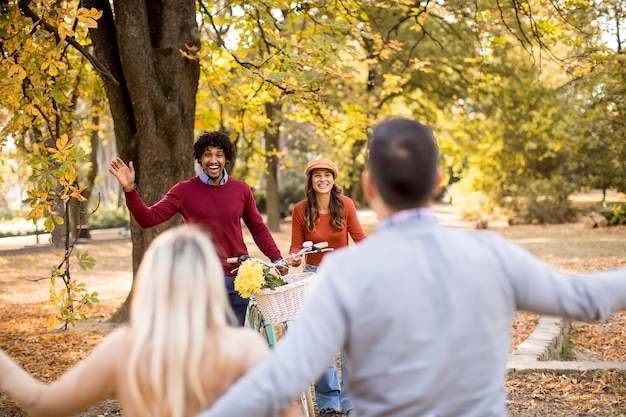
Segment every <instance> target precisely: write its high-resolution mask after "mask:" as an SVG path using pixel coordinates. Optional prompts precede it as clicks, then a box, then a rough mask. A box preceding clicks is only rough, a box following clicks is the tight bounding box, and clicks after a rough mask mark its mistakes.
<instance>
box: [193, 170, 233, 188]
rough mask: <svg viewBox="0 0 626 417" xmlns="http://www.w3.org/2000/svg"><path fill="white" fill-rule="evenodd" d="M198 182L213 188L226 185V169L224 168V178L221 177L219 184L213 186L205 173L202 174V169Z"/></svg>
mask: <svg viewBox="0 0 626 417" xmlns="http://www.w3.org/2000/svg"><path fill="white" fill-rule="evenodd" d="M199 177H200V181H202V182H203V183H205V184H207V185H214V186H216V187H217V186H219V185H224V184H226V181H228V172H226V168H224V176H223V177H222V179H221V180H220V183H219V184H217V185H216V184H214V183H213V181H212V180H211V178H209V176H208V175H207V173H206V172H204V170H203V169H201V170H200V174H199Z"/></svg>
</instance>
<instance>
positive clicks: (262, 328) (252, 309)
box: [226, 241, 333, 417]
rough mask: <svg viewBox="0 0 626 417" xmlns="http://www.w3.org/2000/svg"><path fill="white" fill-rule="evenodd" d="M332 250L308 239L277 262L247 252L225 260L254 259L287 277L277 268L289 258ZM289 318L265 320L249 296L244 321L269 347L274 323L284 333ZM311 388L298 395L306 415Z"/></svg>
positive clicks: (311, 416)
mask: <svg viewBox="0 0 626 417" xmlns="http://www.w3.org/2000/svg"><path fill="white" fill-rule="evenodd" d="M332 250H333V249H332V248H328V242H318V243H313V242H310V241H306V242H304V243H303V244H302V249H300V250H299V251H298V252H297V253H294V254H290V255H289V256H287V257H285V258H283V259H282V260H281V261H279V262H277V263H272V262H267V261H264V260H263V259H260V258H256V257H251V256H249V255H247V254H244V255H239V256H237V257H232V258H228V259H227V260H226V261H227V262H228V263H231V264H235V263H239V264H241V263H242V262H244V261H246V260H248V259H254V261H256V262H258V263H260V264H261V265H263V266H266V267H268V268H271V269H273V270H274V271H275V272H276V273H277V275H278V276H279V277H281V278H285V279H287V278H288V277H289V276H290V275H289V274H285V275H283V274H281V272H280V269H279V268H280V267H287V268H289V265H288V263H287V261H288V260H289V259H291V258H296V257H299V256H303V255H307V254H310V253H320V252H326V251H332ZM237 269H239V268H238V267H237V268H235V269H233V270H232V272H233V273H234V272H235V271H236V270H237ZM304 274H309V275H310V277H313V276H314V275H315V274H314V273H313V272H306V273H304ZM279 288H280V287H279ZM292 314H293V312H289V313H288V314H287V316H291V315H292ZM289 318H290V320H285V321H280V322H276V323H275V322H270V321H268V320H266V319H265V317H264V316H263V313H262V311H261V308H260V307H259V304H258V302H257V300H256V299H255V297H254V295H251V296H250V301H249V303H248V308H247V311H246V319H245V323H246V325H247V326H248V327H249V328H251V329H253V330H255V331H257V332H259V333H261V335H263V336H264V337H265V339H266V340H267V343H268V345H269V347H270V348H271V349H273V348H275V347H276V344H277V343H278V337H277V336H276V328H275V325H276V324H277V325H279V329H280V330H281V333H282V334H285V333H286V332H287V330H288V327H289V326H288V323H289V321H291V320H293V318H291V317H289ZM312 389H313V385H311V386H310V387H309V389H307V390H305V391H304V392H303V393H302V394H301V395H300V401H301V403H302V408H303V411H304V414H305V416H306V417H314V416H315V406H314V400H313V398H314V395H313V394H312Z"/></svg>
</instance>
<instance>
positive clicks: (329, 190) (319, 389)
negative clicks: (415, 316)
mask: <svg viewBox="0 0 626 417" xmlns="http://www.w3.org/2000/svg"><path fill="white" fill-rule="evenodd" d="M305 174H306V183H305V185H304V193H305V199H304V200H302V201H300V202H298V203H297V204H296V205H295V206H294V208H293V213H292V220H291V222H292V224H291V247H290V249H289V252H290V253H296V252H298V251H299V250H300V249H301V248H302V244H303V243H304V242H305V241H312V242H314V243H316V242H328V246H329V247H331V248H334V249H339V248H342V247H344V246H348V244H349V238H350V237H352V240H353V241H354V242H359V241H361V240H363V239H365V233H364V232H363V228H362V227H361V224H360V223H359V219H358V218H357V214H356V208H355V207H354V202H353V201H352V200H351V199H350V198H348V197H346V196H345V195H343V190H342V189H341V187H340V186H339V185H337V184H336V183H335V180H336V179H337V174H338V169H337V166H336V165H335V164H334V163H333V161H331V160H330V159H328V158H317V159H314V160H312V161H311V162H309V163H308V165H307V167H306V170H305ZM323 256H324V252H322V253H319V254H310V255H307V256H306V259H305V260H304V265H303V270H304V271H311V272H315V271H316V270H317V267H318V266H319V265H320V263H321V262H322V257H323ZM301 261H302V260H301V259H294V260H293V261H292V262H291V265H292V266H298V265H300V263H301ZM341 375H342V382H343V383H342V384H339V379H338V377H337V371H336V369H335V366H334V364H331V365H330V366H329V367H328V369H327V370H326V372H325V373H324V374H323V375H322V377H321V378H320V379H319V380H318V381H317V382H316V383H315V397H316V400H317V405H318V409H319V410H320V416H335V415H341V412H342V411H341V410H343V412H344V413H346V415H350V413H351V412H352V410H353V409H354V406H353V405H352V402H351V401H350V398H348V396H347V395H346V393H345V392H344V390H343V385H344V383H345V381H346V380H347V373H346V369H345V364H344V359H343V354H342V355H341Z"/></svg>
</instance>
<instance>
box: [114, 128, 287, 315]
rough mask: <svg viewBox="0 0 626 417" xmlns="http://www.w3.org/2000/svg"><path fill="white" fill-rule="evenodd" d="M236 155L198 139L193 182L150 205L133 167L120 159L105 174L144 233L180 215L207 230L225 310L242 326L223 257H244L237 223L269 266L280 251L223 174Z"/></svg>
mask: <svg viewBox="0 0 626 417" xmlns="http://www.w3.org/2000/svg"><path fill="white" fill-rule="evenodd" d="M234 156H235V145H234V144H233V143H232V142H231V140H230V138H229V137H228V136H227V135H226V134H225V133H223V132H219V131H215V132H208V133H205V134H203V135H202V136H200V137H199V138H198V140H197V141H196V143H195V144H194V145H193V157H194V158H195V159H196V161H198V163H199V164H200V166H201V167H202V169H201V170H200V174H199V175H198V176H197V177H194V178H191V179H189V180H186V181H181V182H179V183H177V184H175V185H174V186H173V187H172V188H171V189H170V190H169V191H168V192H167V194H166V195H165V196H164V197H163V198H162V199H161V201H159V202H158V203H156V204H154V205H153V206H150V207H147V206H146V204H145V203H144V202H143V201H142V199H141V197H140V196H139V193H138V192H137V187H136V184H135V169H134V167H133V162H132V161H131V162H129V164H128V165H126V163H124V161H122V160H121V159H120V158H115V159H114V160H113V161H112V162H111V166H110V168H109V172H110V173H111V174H113V175H114V176H115V178H117V180H118V181H119V183H120V185H121V186H122V189H123V190H124V193H125V196H126V206H127V207H128V210H129V211H130V213H131V214H132V216H133V218H134V219H135V221H136V222H137V224H139V226H141V227H143V228H147V227H152V226H156V225H158V224H161V223H163V222H164V221H166V220H169V219H170V218H172V216H174V215H175V214H176V213H180V214H181V215H182V216H183V219H184V220H185V223H199V224H202V225H204V226H206V227H207V228H208V230H209V231H210V232H211V235H212V237H213V241H214V242H215V244H216V246H217V248H218V250H219V252H220V253H219V256H220V257H221V259H222V265H223V268H224V275H225V276H226V288H227V290H228V295H229V298H230V305H231V307H232V308H233V311H234V312H235V315H236V316H237V319H238V320H239V324H240V325H243V323H244V319H245V315H246V307H247V305H248V300H247V299H245V298H241V297H240V296H239V294H238V293H237V292H236V291H235V289H234V285H233V282H234V279H235V277H234V276H233V274H232V272H231V270H232V269H233V265H230V264H227V263H226V258H228V257H232V256H239V255H242V254H247V253H248V250H247V248H246V245H245V243H244V240H243V233H242V230H241V219H243V221H244V222H245V223H246V226H248V229H249V230H250V232H251V233H252V237H253V238H254V241H255V243H256V244H257V246H258V247H259V249H261V251H262V252H263V253H264V254H265V256H267V257H268V258H269V259H270V260H272V261H277V260H279V259H281V254H280V251H279V250H278V247H277V246H276V243H275V242H274V239H273V238H272V235H271V233H270V231H269V230H268V228H267V226H266V225H265V223H264V222H263V218H262V217H261V214H260V213H259V210H258V209H257V207H256V203H255V201H254V197H253V196H252V190H251V189H250V187H249V186H248V184H246V183H245V182H244V181H240V180H236V179H234V178H232V177H230V176H229V175H228V173H227V172H226V168H225V167H226V164H227V163H228V162H229V161H231V160H232V159H233V158H234Z"/></svg>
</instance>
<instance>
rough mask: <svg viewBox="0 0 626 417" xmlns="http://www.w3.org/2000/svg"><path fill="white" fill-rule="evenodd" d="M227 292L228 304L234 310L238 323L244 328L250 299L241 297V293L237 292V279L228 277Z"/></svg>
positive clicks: (226, 281) (226, 279)
mask: <svg viewBox="0 0 626 417" xmlns="http://www.w3.org/2000/svg"><path fill="white" fill-rule="evenodd" d="M225 283H226V292H227V293H228V302H229V304H230V308H232V309H233V312H234V313H235V316H237V321H238V322H239V325H240V326H243V325H244V323H245V321H246V310H247V309H248V299H247V298H243V297H241V296H240V295H239V293H238V292H237V291H236V290H235V277H233V276H226V277H225Z"/></svg>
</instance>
